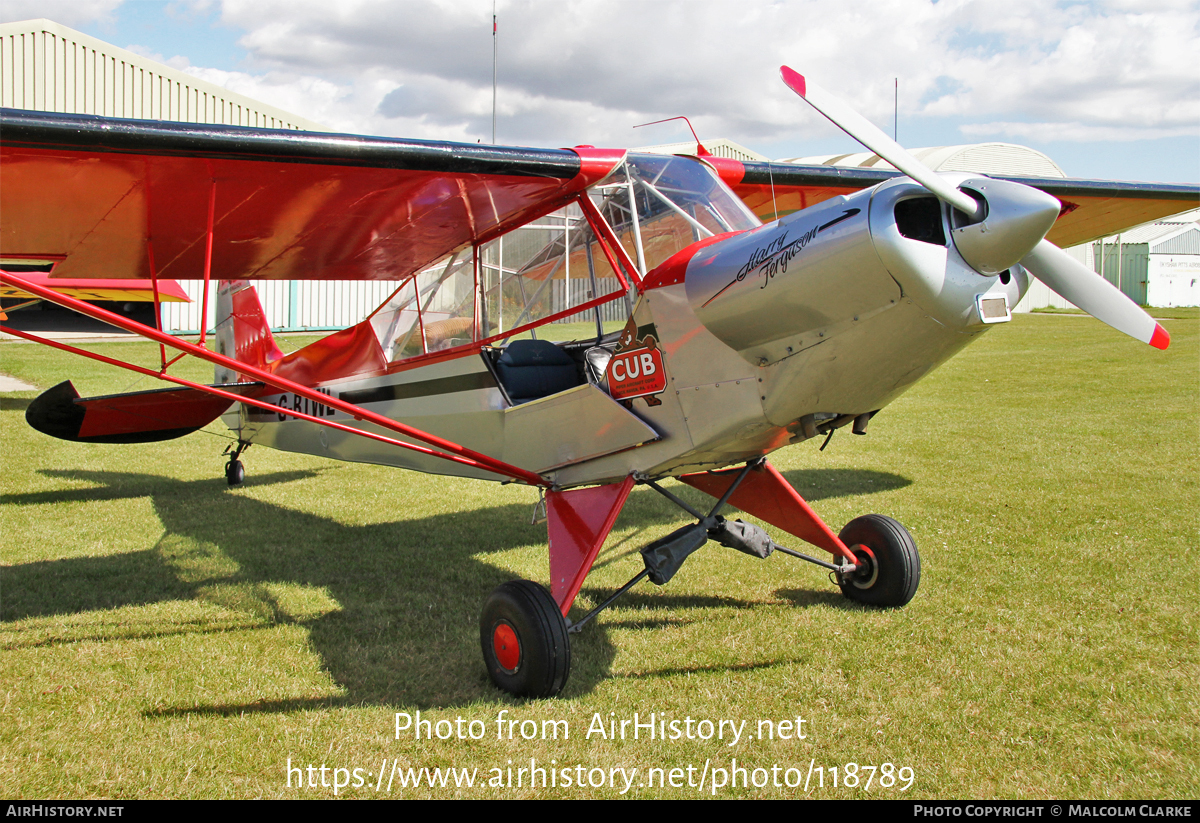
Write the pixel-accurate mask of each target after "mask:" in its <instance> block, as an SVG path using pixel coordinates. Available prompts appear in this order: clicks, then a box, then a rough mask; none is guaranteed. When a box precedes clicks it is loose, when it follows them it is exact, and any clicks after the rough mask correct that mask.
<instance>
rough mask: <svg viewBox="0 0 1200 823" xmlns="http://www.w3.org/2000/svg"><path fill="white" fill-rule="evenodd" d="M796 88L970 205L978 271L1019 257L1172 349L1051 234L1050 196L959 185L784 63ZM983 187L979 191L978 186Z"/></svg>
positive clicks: (1105, 314)
mask: <svg viewBox="0 0 1200 823" xmlns="http://www.w3.org/2000/svg"><path fill="white" fill-rule="evenodd" d="M779 72H780V75H781V76H782V77H783V82H784V83H786V84H787V86H788V88H790V89H791V90H792V91H794V92H795V93H796V94H798V95H800V96H801V97H803V98H804V99H805V100H806V101H807V102H808V103H809V105H811V106H812V107H813V108H814V109H816V110H817V111H818V112H820V113H821V114H823V115H824V116H825V117H826V118H827V119H828V120H829V121H830V122H832V123H833V124H834V125H835V126H837V127H838V128H840V129H841V130H842V131H844V132H846V134H848V135H850V136H851V137H853V138H854V139H855V140H857V141H858V142H859V143H861V144H862V145H863V146H865V147H866V148H868V149H870V150H871V151H873V152H875V153H876V154H878V155H879V156H880V157H881V158H883V159H884V160H886V161H887V162H889V163H891V164H892V165H893V166H895V167H896V168H897V169H899V170H900V171H901V172H903V173H904V174H906V175H908V176H909V177H910V178H912V179H913V180H915V181H916V182H917V183H920V184H921V185H922V186H924V187H925V188H926V189H928V190H929V192H930V193H931V194H933V195H934V196H935V197H937V198H938V199H939V200H941V201H942V202H944V203H947V204H949V205H950V206H952V207H953V208H954V209H956V210H957V211H959V212H962V215H961V218H962V219H961V220H955V221H954V222H955V227H954V230H953V232H952V234H953V236H954V242H955V246H956V248H957V249H958V251H959V254H960V255H962V257H963V259H964V260H966V261H967V263H968V264H970V265H971V266H972V268H974V269H975V270H976V271H979V272H981V273H983V274H989V275H990V274H997V273H999V272H1001V271H1003V270H1004V269H1006V268H1008V267H1009V266H1012V265H1014V264H1016V263H1018V262H1019V263H1020V264H1021V265H1022V266H1024V267H1025V269H1026V270H1027V271H1028V272H1029V273H1030V274H1032V275H1033V276H1034V277H1036V278H1037V279H1038V280H1040V281H1042V282H1043V283H1045V284H1046V285H1047V286H1049V287H1050V288H1051V289H1053V290H1054V291H1055V292H1057V293H1058V294H1059V295H1061V296H1062V297H1063V298H1064V299H1066V300H1069V301H1070V302H1071V303H1073V304H1074V305H1076V306H1078V307H1079V308H1081V309H1083V310H1084V311H1085V312H1087V313H1088V314H1090V315H1092V317H1095V318H1096V319H1097V320H1100V321H1101V322H1103V323H1107V324H1108V325H1109V326H1112V327H1113V328H1114V329H1116V330H1117V331H1120V332H1123V333H1125V334H1127V335H1129V336H1130V337H1133V338H1134V339H1136V340H1140V341H1142V342H1143V343H1149V344H1150V345H1151V346H1154V347H1155V348H1158V349H1165V348H1166V347H1167V346H1168V345H1169V344H1170V342H1171V337H1170V335H1169V334H1167V331H1166V329H1164V328H1163V327H1162V326H1161V325H1159V324H1158V323H1157V322H1155V321H1154V319H1153V318H1151V317H1150V316H1149V315H1148V314H1146V313H1145V312H1144V311H1142V309H1141V308H1139V307H1138V306H1137V304H1135V303H1134V302H1133V301H1132V300H1130V299H1129V298H1128V297H1126V296H1125V295H1124V294H1123V293H1122V292H1121V291H1120V289H1118V288H1117V287H1116V286H1114V285H1112V284H1111V283H1109V282H1108V281H1107V280H1105V279H1104V278H1103V277H1101V276H1100V275H1098V274H1096V273H1095V272H1094V271H1092V270H1091V269H1089V268H1087V267H1086V266H1084V265H1083V264H1082V263H1079V262H1078V261H1076V260H1075V259H1074V258H1072V257H1071V256H1070V255H1069V254H1067V253H1066V252H1064V251H1063V250H1062V249H1060V248H1058V246H1055V245H1054V244H1053V243H1051V242H1050V241H1049V240H1046V239H1045V235H1046V232H1048V231H1049V230H1050V228H1051V227H1052V226H1053V225H1054V221H1055V220H1056V219H1057V218H1058V212H1059V209H1060V208H1061V204H1060V203H1059V201H1058V200H1057V199H1055V198H1053V197H1051V196H1050V195H1048V194H1046V193H1044V192H1041V191H1039V190H1037V189H1034V188H1032V187H1030V186H1023V185H1021V184H1019V183H1012V182H1010V181H1005V180H990V179H989V180H986V182H982V181H981V182H982V184H981V185H978V186H971V185H968V186H967V189H968V191H964V190H963V189H962V188H956V187H955V186H953V185H951V184H950V183H949V182H947V181H946V180H945V179H944V178H942V177H941V176H939V175H938V174H937V172H935V171H933V170H932V169H931V168H929V167H928V166H926V165H925V164H924V163H922V162H921V161H920V160H918V159H917V158H916V157H914V156H913V155H911V154H910V153H909V152H907V151H906V150H905V149H904V148H903V147H902V146H900V145H899V144H898V143H896V142H895V141H894V140H892V139H891V138H890V137H888V136H887V135H886V134H884V133H883V132H882V131H881V130H880V129H879V128H878V127H876V126H875V125H874V124H873V123H871V122H870V121H869V120H867V119H866V118H865V117H863V116H862V115H860V114H859V113H858V112H856V111H854V109H852V108H850V106H848V105H846V104H845V103H844V102H843V101H842V100H840V99H838V98H837V97H835V96H834V95H832V94H830V93H829V92H828V91H826V90H825V89H823V88H821V87H820V86H818V85H817V84H816V83H814V82H812V80H810V79H807V78H805V77H804V76H802V75H801V74H799V73H797V72H796V71H794V70H793V69H791V68H789V67H788V66H780V68H779ZM977 189H978V190H977Z"/></svg>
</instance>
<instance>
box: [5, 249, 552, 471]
mask: <svg viewBox="0 0 1200 823" xmlns="http://www.w3.org/2000/svg"><path fill="white" fill-rule="evenodd" d="M0 283H8V284H10V285H14V286H17V287H18V288H21V289H25V290H28V291H29V292H30V293H31V294H34V295H36V296H38V297H40V298H42V299H43V300H49V301H50V302H52V303H57V304H58V305H60V306H64V307H66V308H68V309H72V310H74V311H77V312H79V313H80V314H83V315H86V316H88V317H92V318H95V319H96V320H100V321H102V322H104V323H108V324H109V325H112V326H116V327H117V328H120V329H125V330H126V331H129V332H132V333H134V334H137V335H140V336H141V337H145V338H147V339H149V340H153V341H154V342H156V343H160V344H164V345H167V346H170V347H172V348H174V349H178V350H180V351H181V352H183V353H184V354H191V355H193V356H195V357H198V358H200V359H201V360H206V361H208V362H209V363H213V364H214V365H219V366H224V367H225V368H227V369H230V370H233V371H234V372H236V373H241V374H245V375H248V376H250V377H252V378H253V379H255V380H260V381H262V382H263V383H265V384H267V385H268V386H271V387H272V388H276V389H279V390H280V391H287V392H291V393H293V394H296V395H299V396H300V397H305V398H308V399H309V400H311V401H312V402H314V403H319V404H322V405H324V406H327V407H329V408H333V409H337V410H338V411H341V412H344V413H346V414H349V415H350V416H352V417H353V418H354V419H355V420H363V421H366V422H368V423H373V424H375V425H376V426H380V427H381V428H384V429H388V430H390V431H393V432H396V433H398V434H402V435H404V436H406V437H411V438H413V439H414V440H420V441H421V442H423V443H428V444H429V445H431V446H435V447H437V448H438V449H442V450H443V451H435V450H433V449H428V448H425V447H423V446H417V445H415V444H412V443H405V442H404V441H402V440H396V439H394V438H390V437H385V436H383V435H378V434H374V433H372V432H367V431H363V430H361V429H355V428H353V427H351V426H346V425H343V424H341V423H334V422H333V421H330V420H322V419H320V418H317V417H312V416H310V415H306V414H303V413H301V412H299V411H293V410H288V411H286V414H288V415H290V416H292V417H296V418H300V419H304V420H308V421H309V422H313V423H320V424H321V425H325V426H329V427H331V428H335V429H341V430H343V431H346V432H349V433H351V434H357V435H360V436H362V437H367V438H369V439H372V440H378V441H380V442H383V443H389V444H391V445H395V446H400V447H402V448H405V449H410V450H412V451H418V452H421V453H423V454H428V455H431V456H433V457H440V458H442V459H444V460H450V461H452V462H455V463H461V464H463V465H467V466H472V467H474V468H478V469H483V470H485V471H489V472H492V473H494V474H498V475H501V476H502V477H511V478H513V479H514V480H521V481H524V482H526V483H529V484H530V485H535V486H544V487H549V486H551V485H552V484H551V483H550V481H548V480H546V479H545V478H544V477H542V476H540V475H538V474H534V473H533V472H531V471H526V470H525V469H522V468H520V467H518V466H513V465H511V464H509V463H505V462H504V461H502V460H497V459H496V458H494V457H489V456H488V455H486V454H481V453H479V452H477V451H474V450H472V449H468V448H467V447H466V446H460V445H459V444H457V443H454V442H452V441H449V440H445V439H443V438H441V437H438V436H436V435H433V434H429V433H428V432H424V431H421V430H420V429H416V428H413V427H412V426H406V425H404V424H403V423H400V422H397V421H395V420H390V419H389V418H387V417H384V416H382V415H379V414H375V413H374V412H370V411H367V410H366V409H364V408H362V407H361V406H356V405H354V404H353V403H347V402H345V401H344V400H341V399H340V398H337V397H332V396H330V395H328V394H322V393H320V392H318V391H315V390H314V389H312V388H309V387H308V386H304V385H301V384H299V383H295V382H293V381H291V380H287V379H285V378H282V377H277V376H275V375H274V374H272V373H271V372H268V371H264V370H262V369H259V368H256V367H254V366H251V365H249V364H247V363H243V362H241V361H238V360H233V359H231V358H228V357H225V356H223V355H220V354H217V353H216V352H212V351H209V350H208V349H205V348H201V347H200V346H197V345H194V344H192V343H187V342H185V341H183V340H179V339H178V338H175V337H172V336H171V335H169V334H164V333H163V332H161V331H158V330H157V329H152V328H150V327H148V326H145V325H143V324H141V323H138V322H136V321H133V320H129V319H128V318H125V317H122V316H121V315H119V314H114V313H113V312H110V311H106V310H105V309H102V308H99V307H98V306H93V305H90V304H88V303H85V302H83V301H82V300H76V299H75V298H73V297H67V296H66V295H62V294H58V293H56V292H54V291H51V290H50V289H46V288H43V287H41V286H38V285H35V284H33V283H30V282H28V281H26V280H24V279H23V278H21V277H20V276H18V275H15V274H13V273H11V272H7V271H3V270H0ZM4 331H6V332H10V333H12V334H15V335H17V336H18V337H22V338H25V339H27V340H31V341H33V342H35V343H44V344H45V345H48V346H51V347H53V348H56V349H61V350H63V351H69V352H71V353H73V354H79V355H82V356H84V357H89V358H91V359H93V360H99V361H101V362H104V363H108V364H109V365H113V366H120V367H121V368H124V369H128V370H130V371H135V372H138V373H140V374H145V375H147V376H149V377H156V378H158V379H160V380H168V381H170V382H173V383H178V384H179V385H181V386H187V387H189V388H193V389H199V390H200V391H204V392H207V393H209V394H216V395H218V396H222V397H223V396H226V395H228V399H229V400H230V402H238V403H247V404H249V405H252V406H259V407H262V408H265V409H267V410H269V411H273V412H277V413H278V412H281V411H282V410H281V409H279V408H278V407H276V406H272V405H269V404H266V403H262V402H260V401H257V400H251V399H250V398H246V397H241V396H238V395H234V394H231V393H228V392H222V391H221V390H220V389H215V388H213V387H212V386H206V385H203V384H200V383H193V382H191V381H189V380H184V379H182V378H179V377H174V376H172V375H169V374H167V373H166V371H165V369H164V370H163V371H159V372H156V371H154V370H152V369H147V368H143V367H141V366H135V365H133V364H132V363H123V362H121V361H119V360H114V359H112V358H109V357H104V356H103V355H99V354H95V353H93V352H88V351H85V350H83V349H77V348H74V347H72V346H67V345H65V344H63V343H58V342H56V341H52V340H47V339H45V338H41V337H38V336H37V335H32V334H29V333H28V332H22V331H19V330H17V329H12V328H5V329H4Z"/></svg>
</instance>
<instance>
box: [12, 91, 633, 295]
mask: <svg viewBox="0 0 1200 823" xmlns="http://www.w3.org/2000/svg"><path fill="white" fill-rule="evenodd" d="M581 155H582V156H581ZM620 157H621V153H620V152H617V153H604V152H596V151H590V152H589V151H587V150H580V151H579V152H575V151H569V150H564V149H515V148H506V147H497V146H480V145H471V144H467V145H460V144H451V143H433V142H424V141H411V140H393V139H388V138H367V137H353V136H348V135H330V134H318V133H312V132H297V131H278V130H260V129H245V128H239V127H234V126H212V125H200V124H188V123H166V122H161V121H148V120H108V119H103V118H97V117H90V116H81V115H63V114H53V113H45V112H29V111H17V110H11V109H8V110H4V111H3V112H2V113H0V214H2V215H3V220H2V222H0V254H2V255H3V256H4V257H5V258H12V257H17V256H21V257H44V258H61V259H62V262H61V263H59V265H58V266H56V267H55V269H54V272H53V274H52V277H53V278H55V279H57V278H105V279H113V278H122V279H123V278H147V277H150V275H151V272H150V261H149V257H148V254H147V247H148V241H149V240H150V239H152V240H153V260H154V266H155V273H156V274H157V276H158V277H160V278H175V279H180V280H182V279H199V278H201V277H203V270H204V252H205V245H206V242H207V236H206V233H207V225H208V211H209V198H210V195H212V194H213V190H214V187H215V200H214V213H213V226H214V230H213V233H214V237H213V258H212V260H213V262H212V279H214V280H217V279H268V280H305V279H308V280H317V279H339V280H398V279H402V278H404V277H406V276H407V275H409V274H411V273H413V272H415V271H419V270H420V269H422V268H423V267H425V266H426V265H428V264H430V263H432V262H434V261H435V260H437V259H438V258H440V257H442V256H443V255H445V254H447V253H449V252H451V251H453V250H455V249H459V248H463V247H465V246H468V245H470V244H472V243H478V242H480V241H483V240H487V239H489V238H491V237H494V236H497V235H498V234H500V233H502V232H504V231H506V230H507V229H509V228H513V227H515V226H518V225H521V224H523V223H525V222H528V221H529V220H531V219H533V218H535V217H538V216H540V215H542V214H544V213H546V212H549V211H552V210H554V209H556V208H559V207H560V206H562V205H564V204H565V203H566V202H568V201H569V200H570V199H571V198H573V197H574V196H575V195H576V194H578V193H579V192H580V191H582V190H583V189H584V188H586V187H587V186H588V185H590V184H591V183H594V182H596V180H598V179H600V178H601V177H603V176H604V175H605V174H607V173H608V171H609V170H610V169H611V168H612V166H613V165H614V164H615V163H616V162H617V161H619V160H620Z"/></svg>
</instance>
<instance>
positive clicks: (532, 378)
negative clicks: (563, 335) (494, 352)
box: [496, 340, 581, 405]
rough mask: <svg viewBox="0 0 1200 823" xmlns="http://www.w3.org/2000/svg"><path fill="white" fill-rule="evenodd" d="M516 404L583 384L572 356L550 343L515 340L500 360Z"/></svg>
mask: <svg viewBox="0 0 1200 823" xmlns="http://www.w3.org/2000/svg"><path fill="white" fill-rule="evenodd" d="M496 373H497V374H498V375H499V376H500V381H501V382H502V383H504V388H505V390H506V391H507V392H508V396H509V398H510V399H511V400H512V402H513V404H514V405H516V404H520V403H528V402H529V401H530V400H537V399H538V398H539V397H546V396H547V395H550V394H558V393H559V392H560V391H566V390H567V389H570V388H574V387H575V386H578V385H579V384H580V382H581V381H580V379H579V369H578V368H576V366H575V361H574V360H572V359H571V356H570V355H569V354H567V353H566V352H564V351H563V350H562V349H560V348H559V347H558V346H556V345H554V344H553V343H551V342H550V341H548V340H514V341H513V342H512V343H509V344H508V348H506V349H505V350H504V354H502V355H500V359H499V360H498V361H496Z"/></svg>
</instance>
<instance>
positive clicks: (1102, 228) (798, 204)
mask: <svg viewBox="0 0 1200 823" xmlns="http://www.w3.org/2000/svg"><path fill="white" fill-rule="evenodd" d="M738 165H744V169H745V171H744V173H743V174H741V175H739V176H738V177H737V178H735V179H734V180H730V181H729V182H730V183H731V186H732V188H733V190H734V191H735V192H737V194H738V196H740V197H741V198H742V200H744V201H745V202H746V204H747V205H748V206H750V208H751V209H752V210H753V211H754V213H755V214H757V215H758V216H759V218H760V219H762V220H773V219H775V217H776V215H779V216H783V215H785V214H790V213H791V212H794V211H798V210H800V209H804V208H808V207H809V206H813V205H816V204H817V203H820V202H822V201H825V200H828V199H830V198H832V197H837V196H839V195H844V194H850V193H851V192H854V191H858V190H859V189H863V188H866V187H867V186H873V185H875V184H876V183H881V182H883V181H884V180H889V179H891V178H893V177H898V176H900V173H899V172H895V171H884V170H873V169H860V168H853V169H851V168H838V167H833V166H799V165H795V164H791V163H745V164H738ZM722 173H723V174H724V175H725V176H726V177H727V178H728V177H729V172H728V171H726V170H725V169H722ZM992 176H996V175H992ZM1001 179H1005V180H1011V181H1013V182H1016V183H1023V184H1025V185H1027V186H1033V187H1034V188H1037V189H1041V190H1042V191H1044V192H1046V193H1047V194H1051V195H1053V196H1055V197H1057V198H1058V199H1059V200H1060V201H1061V202H1062V204H1063V208H1062V212H1061V213H1060V215H1059V218H1058V221H1057V222H1056V223H1055V225H1054V227H1053V228H1052V229H1051V230H1050V232H1049V234H1047V235H1046V239H1047V240H1050V241H1051V242H1052V243H1054V244H1055V245H1058V246H1062V247H1067V246H1075V245H1078V244H1080V243H1086V242H1088V241H1090V240H1096V239H1098V238H1101V237H1108V236H1110V235H1113V234H1116V233H1117V232H1120V231H1125V230H1126V229H1130V228H1133V227H1134V226H1140V225H1142V224H1143V223H1149V222H1151V221H1154V220H1159V219H1162V218H1164V217H1168V216H1170V215H1172V214H1178V213H1179V212H1182V211H1187V210H1189V209H1194V208H1196V207H1197V206H1200V189H1198V188H1197V187H1196V186H1179V185H1171V184H1166V183H1121V182H1114V181H1107V180H1074V179H1059V178H1040V177H1003V178H1001Z"/></svg>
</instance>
